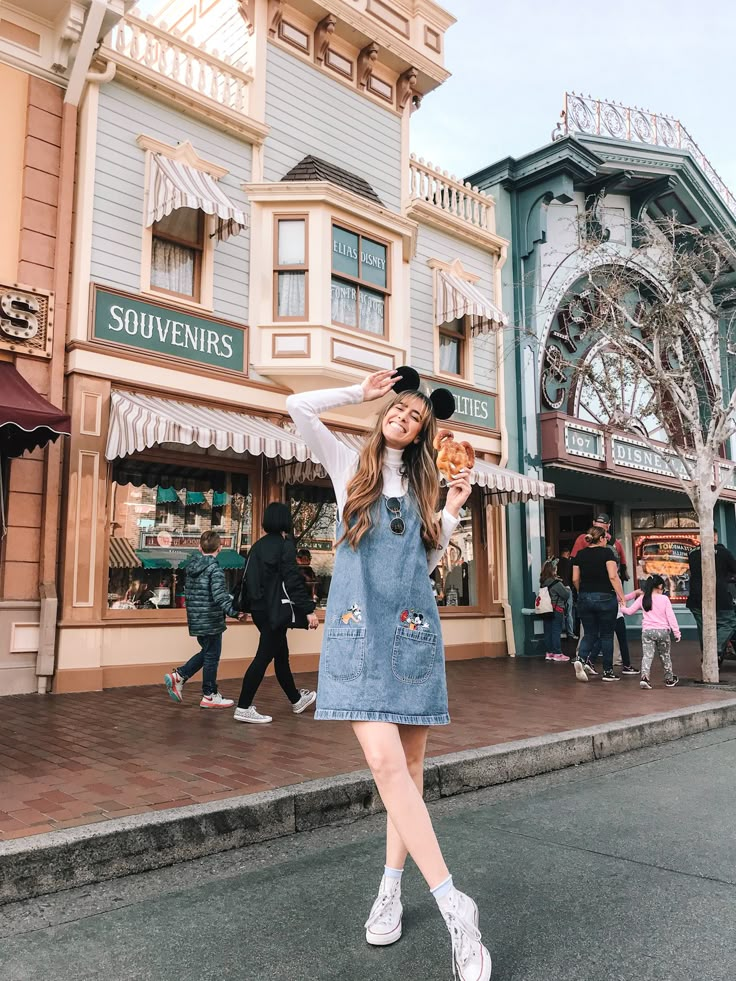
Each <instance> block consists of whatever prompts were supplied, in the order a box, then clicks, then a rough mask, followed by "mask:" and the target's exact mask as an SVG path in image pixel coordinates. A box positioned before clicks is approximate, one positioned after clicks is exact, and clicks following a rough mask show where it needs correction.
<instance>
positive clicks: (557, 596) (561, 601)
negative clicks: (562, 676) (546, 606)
mask: <svg viewBox="0 0 736 981" xmlns="http://www.w3.org/2000/svg"><path fill="white" fill-rule="evenodd" d="M539 585H540V586H546V587H547V589H548V590H549V596H550V599H551V600H552V607H553V609H552V612H551V613H544V614H543V615H542V620H543V621H544V646H545V650H546V653H545V655H544V659H545V661H569V660H570V658H569V657H568V656H567V655H566V654H563V653H562V641H561V640H560V635H561V633H562V621H563V618H564V616H565V607H566V605H567V600H568V598H569V596H570V590H569V589H568V588H567V586H566V585H565V584H564V582H563V581H562V580H561V579H560V577H559V576H558V575H557V559H550V560H549V561H547V562H545V563H544V565H543V566H542V573H541V575H540V577H539Z"/></svg>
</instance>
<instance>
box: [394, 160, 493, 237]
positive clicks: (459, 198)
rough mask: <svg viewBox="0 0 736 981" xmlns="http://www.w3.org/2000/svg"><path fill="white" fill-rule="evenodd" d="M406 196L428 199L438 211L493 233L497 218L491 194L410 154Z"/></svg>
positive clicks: (413, 198) (412, 198)
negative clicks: (407, 192)
mask: <svg viewBox="0 0 736 981" xmlns="http://www.w3.org/2000/svg"><path fill="white" fill-rule="evenodd" d="M409 196H410V198H411V200H412V201H417V200H419V201H428V202H429V203H430V204H433V205H434V206H435V207H436V208H438V209H439V210H440V211H444V212H446V213H447V214H449V215H454V216H455V217H456V218H459V219H460V220H461V221H465V222H467V223H468V224H469V225H472V226H473V227H474V228H478V229H480V230H482V231H486V232H492V233H495V231H496V218H495V212H494V201H493V198H492V197H489V196H488V195H487V194H484V193H483V192H482V191H480V190H479V189H478V188H477V187H473V186H472V185H471V184H469V183H463V182H462V181H461V180H459V179H458V178H457V177H455V176H453V175H451V174H448V173H447V171H446V170H437V169H435V168H434V167H433V166H432V164H431V163H425V162H424V160H423V159H422V158H421V157H416V156H415V155H414V154H413V153H412V155H411V160H410V162H409Z"/></svg>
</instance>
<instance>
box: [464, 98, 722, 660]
mask: <svg viewBox="0 0 736 981" xmlns="http://www.w3.org/2000/svg"><path fill="white" fill-rule="evenodd" d="M675 123H676V121H673V120H666V119H663V118H662V117H653V116H651V115H650V114H648V113H643V112H640V111H638V110H636V111H635V110H626V109H624V108H623V107H621V106H611V105H609V104H607V103H597V102H595V101H594V100H584V99H580V98H579V97H574V96H568V97H567V100H566V116H565V117H563V125H562V126H561V127H560V131H559V132H558V133H557V134H556V136H557V138H556V139H554V140H553V142H551V143H550V144H549V145H547V146H546V147H544V148H542V149H541V150H538V151H535V152H534V153H530V154H528V155H527V156H525V157H521V158H520V159H518V160H516V159H511V158H508V159H506V160H502V161H499V162H498V163H497V164H494V165H492V166H490V167H488V168H486V169H485V170H484V171H482V172H480V173H478V174H475V175H474V176H473V177H471V178H470V179H471V180H472V181H474V182H477V183H478V184H479V186H481V187H482V188H484V189H486V190H488V191H489V192H490V193H491V194H493V195H494V197H495V199H496V209H497V215H498V225H499V230H500V232H501V233H502V234H505V235H506V236H507V237H509V238H510V239H511V246H510V253H511V259H510V261H509V262H508V263H507V265H506V267H505V269H504V287H503V289H504V293H503V296H504V304H505V308H506V309H507V310H514V311H515V321H516V323H517V324H518V325H520V328H519V333H518V337H517V341H518V343H517V344H516V350H515V351H514V352H513V354H514V356H513V357H509V358H508V359H507V360H506V365H507V377H508V378H509V391H510V392H511V391H513V390H514V385H515V383H516V381H517V380H518V386H519V387H518V392H519V400H518V403H517V404H515V405H514V404H512V403H511V402H509V403H507V409H508V412H507V426H508V429H509V442H510V445H512V446H513V447H515V449H516V451H517V453H518V455H516V456H512V458H511V460H510V464H511V465H512V466H516V467H518V468H519V469H520V470H522V471H523V472H525V473H528V474H529V475H530V476H532V477H535V478H537V479H544V480H547V481H551V482H553V483H554V486H555V497H554V499H553V500H548V501H546V502H544V504H543V505H542V504H539V503H536V502H530V503H528V504H527V505H525V506H523V507H520V508H516V509H509V511H508V535H509V565H510V568H512V569H515V570H519V571H518V572H517V574H516V575H515V576H514V577H513V579H512V582H511V584H510V597H511V602H512V605H513V610H514V621H515V626H516V634H517V637H519V638H521V637H523V638H524V641H523V653H526V654H539V653H540V652H541V649H540V645H539V641H540V639H541V638H540V634H541V624H540V623H538V622H536V621H535V618H534V615H533V609H532V608H533V598H534V594H535V592H536V590H537V588H538V583H539V572H540V569H541V564H542V562H543V561H544V559H545V557H548V556H559V554H560V552H561V551H562V550H564V549H565V548H566V547H567V548H570V547H571V546H572V544H573V542H574V541H575V539H576V537H577V536H578V535H579V534H580V533H581V532H584V531H586V530H587V529H588V528H589V526H590V524H591V522H592V519H593V517H594V516H595V515H596V514H598V513H601V512H604V513H606V514H608V515H609V516H611V517H612V519H613V530H614V533H615V535H616V537H617V538H619V539H620V541H621V542H622V544H623V546H624V551H625V553H626V557H627V569H628V572H629V575H630V583H629V585H630V587H631V588H633V585H634V584H635V583H636V582H637V581H638V580H639V579H640V578H642V577H645V576H646V575H648V574H651V573H652V572H658V573H661V574H663V575H666V576H667V577H668V580H669V586H670V594H671V597H672V599H673V602H674V603H675V606H676V609H677V613H678V618H679V619H680V620H681V622H682V624H683V626H684V627H690V626H691V625H692V624H693V621H692V619H691V617H690V615H689V613H688V612H687V610H686V609H685V600H686V598H687V578H688V577H687V571H688V565H687V554H688V552H689V550H690V549H691V548H692V547H693V545H695V544H697V543H698V540H699V539H698V527H697V521H696V519H695V515H694V512H693V511H692V506H691V503H690V500H689V498H688V496H687V495H686V494H685V493H684V492H683V489H682V486H681V484H680V482H679V480H678V479H677V478H676V477H674V476H673V474H672V471H671V469H670V466H669V464H668V461H667V447H666V443H664V442H662V438H663V430H662V427H661V424H660V421H659V419H658V418H657V417H656V414H655V415H653V414H651V412H650V411H649V408H648V406H650V405H651V401H652V399H651V395H652V393H651V390H647V385H646V384H641V385H638V386H631V385H625V384H623V383H622V385H621V386H619V390H618V391H617V393H616V394H615V395H612V389H613V388H614V386H610V387H609V388H608V389H607V390H606V391H601V390H600V388H599V387H597V386H596V384H595V378H596V377H597V376H598V375H597V372H598V369H604V368H605V371H606V372H607V373H609V374H610V372H611V371H614V372H615V371H616V370H618V369H617V368H616V365H615V364H611V363H609V362H607V361H606V359H607V358H608V359H609V361H610V358H611V354H610V353H609V352H607V351H606V350H605V348H604V347H602V346H601V343H600V339H599V338H597V337H596V336H595V334H594V332H593V331H590V330H588V329H587V328H586V306H585V304H586V297H585V289H586V282H587V276H588V273H589V271H590V270H593V269H595V270H600V271H602V272H604V271H605V269H606V265H607V264H608V263H611V262H615V261H617V260H618V257H622V256H623V257H624V258H625V256H626V255H627V254H628V252H627V250H629V249H631V248H632V221H633V222H634V228H635V227H636V223H637V222H642V221H646V220H647V218H656V217H658V216H660V215H666V214H672V213H673V212H674V213H675V214H676V215H678V217H679V218H680V220H681V221H685V222H690V223H693V224H695V225H696V226H697V227H700V228H718V229H723V230H724V231H727V232H728V235H729V239H730V237H731V236H732V234H733V230H734V225H735V224H736V216H735V215H734V212H733V211H732V210H731V206H730V205H729V201H730V202H733V198H732V197H729V196H728V194H727V192H726V191H725V189H724V188H723V187H722V185H721V184H720V183H719V182H718V180H717V177H716V176H715V175H714V172H713V171H712V168H710V166H709V165H708V164H707V161H705V160H704V158H703V159H702V160H701V159H700V157H702V154H700V151H699V150H697V147H696V146H695V145H694V144H692V143H691V142H690V138H689V136H688V134H687V131H686V130H684V127H681V126H680V124H679V123H678V124H677V125H676V126H675ZM657 134H658V136H657ZM683 134H684V135H683ZM696 161H697V162H696ZM706 174H711V177H710V178H709V177H707V176H706ZM591 221H592V222H595V223H596V234H597V235H598V236H599V238H600V241H601V244H600V245H598V246H597V247H596V248H595V249H594V250H591V249H590V248H581V247H580V246H581V243H582V242H583V241H584V236H585V235H586V234H587V225H586V223H589V222H591ZM622 261H623V260H622ZM509 350H510V351H511V350H512V348H511V347H509ZM579 364H584V365H586V366H587V368H588V370H587V371H582V372H581V371H579V370H572V369H573V365H579ZM620 367H621V366H619V368H620ZM703 371H704V372H705V371H707V368H706V367H705V366H704V367H703ZM620 374H621V377H622V379H623V377H624V375H625V372H624V371H623V370H621V372H620ZM724 381H725V384H726V386H727V390H732V389H733V383H734V382H733V379H725V380H724ZM649 441H654V442H655V444H660V445H659V446H657V445H655V446H654V447H652V443H651V442H649ZM734 449H735V448H734V447H733V446H732V447H726V448H725V451H726V455H727V456H728V457H729V458H730V459H734V458H736V453H734ZM734 501H736V487H734V488H731V487H729V488H727V489H726V490H725V491H724V492H723V495H722V501H721V503H720V505H719V508H718V513H717V515H716V524H717V526H718V528H719V532H720V536H721V539H720V540H721V541H723V542H724V543H725V544H727V545H729V546H730V547H731V548H733V547H734V546H736V524H735V522H734V507H733V502H734ZM520 560H521V561H520ZM629 626H630V628H631V629H636V627H635V626H634V625H633V624H631V622H630V623H629ZM519 648H520V649H519V653H522V644H520V645H519Z"/></svg>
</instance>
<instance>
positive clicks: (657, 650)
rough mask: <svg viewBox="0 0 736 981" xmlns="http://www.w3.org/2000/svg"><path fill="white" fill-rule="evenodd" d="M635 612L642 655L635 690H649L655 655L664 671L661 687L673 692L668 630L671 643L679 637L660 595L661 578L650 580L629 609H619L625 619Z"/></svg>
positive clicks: (667, 604)
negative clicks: (639, 624) (638, 616)
mask: <svg viewBox="0 0 736 981" xmlns="http://www.w3.org/2000/svg"><path fill="white" fill-rule="evenodd" d="M639 610H641V611H642V613H643V618H642V630H641V646H642V651H643V655H644V656H643V657H642V661H641V679H640V681H639V687H640V688H652V683H651V681H650V680H649V672H650V671H651V669H652V661H653V660H654V655H655V654H658V655H659V656H660V657H661V659H662V666H663V667H664V683H665V685H666V686H667V687H668V688H674V687H675V685H676V684H677V682H678V681H679V678H678V677H677V676H676V675H675V674H674V673H673V671H672V658H671V657H670V630H671V631H672V633H673V634H674V635H675V640H680V638H681V636H682V634H681V633H680V628H679V626H678V624H677V619H676V617H675V611H674V610H673V609H672V604H671V603H670V599H669V596H665V595H664V579H663V578H662V577H661V576H650V577H649V579H647V581H646V582H645V584H644V592H643V593H642V595H641V596H640V597H639V598H638V599H637V600H636V601H635V602H634V603H632V604H631V606H622V607H621V612H622V613H625V614H626V615H627V616H630V615H631V614H632V613H638V611H639Z"/></svg>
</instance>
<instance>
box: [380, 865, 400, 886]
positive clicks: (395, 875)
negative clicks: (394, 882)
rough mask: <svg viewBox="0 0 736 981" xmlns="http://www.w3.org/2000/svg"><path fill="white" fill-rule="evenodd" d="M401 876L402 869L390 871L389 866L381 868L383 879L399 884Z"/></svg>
mask: <svg viewBox="0 0 736 981" xmlns="http://www.w3.org/2000/svg"><path fill="white" fill-rule="evenodd" d="M403 874H404V870H403V869H392V868H391V866H390V865H385V866H384V868H383V877H384V879H398V880H399V882H401V876H402V875H403Z"/></svg>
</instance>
